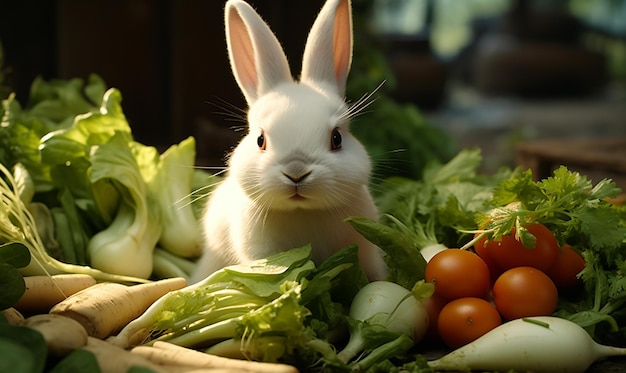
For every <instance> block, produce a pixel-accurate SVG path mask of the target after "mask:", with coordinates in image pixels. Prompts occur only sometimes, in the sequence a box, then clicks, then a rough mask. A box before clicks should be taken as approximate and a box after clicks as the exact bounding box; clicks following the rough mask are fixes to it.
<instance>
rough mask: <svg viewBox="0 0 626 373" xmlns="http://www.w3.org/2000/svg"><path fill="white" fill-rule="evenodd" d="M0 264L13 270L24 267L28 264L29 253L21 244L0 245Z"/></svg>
mask: <svg viewBox="0 0 626 373" xmlns="http://www.w3.org/2000/svg"><path fill="white" fill-rule="evenodd" d="M0 262H1V263H6V264H8V265H11V266H13V267H15V268H22V267H26V266H27V265H28V264H29V263H30V251H28V248H27V247H26V245H24V244H23V243H21V242H9V243H6V244H4V245H0Z"/></svg>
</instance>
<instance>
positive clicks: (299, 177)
mask: <svg viewBox="0 0 626 373" xmlns="http://www.w3.org/2000/svg"><path fill="white" fill-rule="evenodd" d="M311 172H312V171H303V172H300V173H298V174H288V173H286V172H283V175H285V177H286V178H287V179H289V180H291V181H293V182H294V183H299V182H302V181H304V179H306V178H307V176H309V175H310V174H311Z"/></svg>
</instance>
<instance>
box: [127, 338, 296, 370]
mask: <svg viewBox="0 0 626 373" xmlns="http://www.w3.org/2000/svg"><path fill="white" fill-rule="evenodd" d="M131 352H132V353H134V354H137V355H140V356H144V357H145V358H147V359H148V360H150V361H152V362H154V363H155V364H158V365H164V366H177V367H188V368H205V369H211V372H213V369H227V370H229V371H232V372H255V373H298V370H297V369H296V368H295V367H293V366H291V365H286V364H277V363H261V362H256V361H247V360H239V359H231V358H226V357H221V356H216V355H211V354H206V353H203V352H200V351H196V350H192V349H189V348H186V347H180V346H177V345H175V344H172V343H168V342H155V343H154V345H153V346H152V347H148V346H138V347H135V348H133V349H132V350H131Z"/></svg>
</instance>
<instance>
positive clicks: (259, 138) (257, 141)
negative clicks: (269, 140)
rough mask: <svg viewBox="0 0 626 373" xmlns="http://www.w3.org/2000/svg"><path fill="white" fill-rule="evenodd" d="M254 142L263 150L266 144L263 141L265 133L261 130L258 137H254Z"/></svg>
mask: <svg viewBox="0 0 626 373" xmlns="http://www.w3.org/2000/svg"><path fill="white" fill-rule="evenodd" d="M256 144H257V145H258V146H259V149H261V150H265V147H266V146H267V144H266V141H265V134H264V133H263V131H261V134H260V135H259V137H257V138H256Z"/></svg>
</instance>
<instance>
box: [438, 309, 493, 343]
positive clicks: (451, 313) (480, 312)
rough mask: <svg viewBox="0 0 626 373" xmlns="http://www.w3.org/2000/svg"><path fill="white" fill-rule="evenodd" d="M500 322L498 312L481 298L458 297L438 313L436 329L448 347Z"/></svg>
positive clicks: (480, 334)
mask: <svg viewBox="0 0 626 373" xmlns="http://www.w3.org/2000/svg"><path fill="white" fill-rule="evenodd" d="M500 324H502V319H501V318H500V314H499V313H498V311H497V310H496V309H495V308H494V306H493V305H491V303H489V302H487V301H486V300H484V299H481V298H473V297H467V298H459V299H455V300H452V301H450V302H449V303H448V304H446V305H445V306H444V307H443V309H442V310H441V312H440V313H439V320H438V321H437V329H438V331H439V335H440V336H441V339H442V340H443V342H444V343H445V344H446V346H448V347H450V348H458V347H461V346H463V345H465V344H468V343H470V342H472V341H474V340H475V339H477V338H478V337H480V336H482V335H483V334H485V333H487V332H488V331H490V330H491V329H493V328H495V327H497V326H499V325H500Z"/></svg>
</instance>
